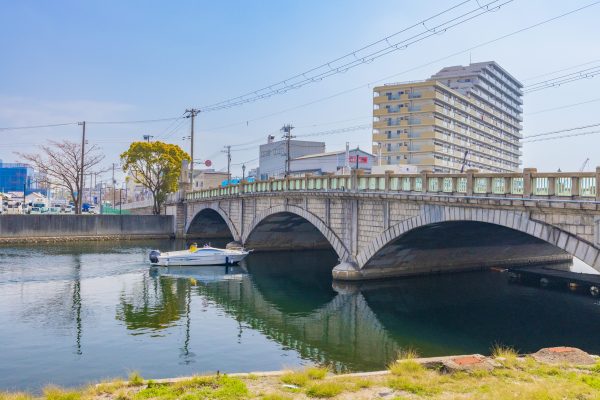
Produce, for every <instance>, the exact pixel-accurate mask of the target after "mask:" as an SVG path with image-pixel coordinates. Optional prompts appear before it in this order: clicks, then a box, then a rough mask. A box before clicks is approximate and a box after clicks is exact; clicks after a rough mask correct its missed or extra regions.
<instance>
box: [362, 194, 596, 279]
mask: <svg viewBox="0 0 600 400" xmlns="http://www.w3.org/2000/svg"><path fill="white" fill-rule="evenodd" d="M444 222H479V223H484V224H491V225H496V226H500V227H504V228H508V229H512V230H514V231H517V232H521V233H523V234H527V235H529V236H532V237H534V238H537V239H540V240H541V241H543V242H546V243H549V244H551V245H554V246H556V247H557V248H559V249H561V250H564V251H565V252H566V253H568V254H569V255H571V256H574V257H577V258H579V259H580V260H582V261H583V262H585V263H586V264H588V265H590V266H591V267H593V268H594V269H595V270H597V271H599V272H600V256H599V254H600V249H598V248H597V247H595V246H594V245H593V244H592V243H590V242H588V241H585V240H582V239H580V238H578V237H577V236H575V235H573V234H572V233H569V232H567V231H565V230H563V229H560V228H558V227H556V226H553V225H550V224H547V223H545V222H540V221H536V220H533V219H531V218H530V216H529V213H528V212H526V211H522V212H521V211H517V212H515V211H510V210H485V209H480V208H469V207H447V206H435V205H426V206H424V207H423V210H422V212H421V215H419V216H416V217H412V218H408V219H405V220H403V221H401V222H400V223H398V224H396V225H394V226H391V227H390V228H389V229H387V230H385V231H384V232H382V233H381V234H379V235H378V236H377V237H375V239H373V240H372V241H371V243H370V244H369V245H368V246H366V247H364V248H363V250H362V251H361V252H360V253H359V254H358V255H357V258H356V260H357V267H358V269H359V270H363V269H364V268H365V267H367V265H368V264H369V261H371V260H372V259H373V257H375V256H376V255H377V254H378V253H379V252H380V251H381V250H383V249H384V248H385V247H386V246H388V245H390V244H391V243H393V242H395V241H396V240H398V239H399V238H401V237H402V236H403V235H405V234H407V233H409V232H411V231H414V230H416V229H418V228H422V227H426V226H429V225H433V224H439V223H444Z"/></svg>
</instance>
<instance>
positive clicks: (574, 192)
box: [571, 176, 579, 199]
mask: <svg viewBox="0 0 600 400" xmlns="http://www.w3.org/2000/svg"><path fill="white" fill-rule="evenodd" d="M571 197H573V198H574V199H575V198H577V197H579V177H578V176H572V177H571Z"/></svg>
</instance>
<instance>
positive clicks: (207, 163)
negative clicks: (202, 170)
mask: <svg viewBox="0 0 600 400" xmlns="http://www.w3.org/2000/svg"><path fill="white" fill-rule="evenodd" d="M204 165H206V166H207V167H210V166H211V165H212V161H210V160H206V161H204Z"/></svg>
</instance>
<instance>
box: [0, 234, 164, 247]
mask: <svg viewBox="0 0 600 400" xmlns="http://www.w3.org/2000/svg"><path fill="white" fill-rule="evenodd" d="M145 239H175V235H173V234H139V235H138V234H123V235H73V236H27V237H0V245H2V244H31V243H60V242H91V241H97V242H104V241H111V240H124V241H125V240H145Z"/></svg>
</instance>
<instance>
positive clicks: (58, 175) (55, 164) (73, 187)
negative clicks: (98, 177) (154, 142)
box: [16, 140, 108, 214]
mask: <svg viewBox="0 0 600 400" xmlns="http://www.w3.org/2000/svg"><path fill="white" fill-rule="evenodd" d="M16 154H18V155H19V156H20V157H21V158H23V159H24V160H26V161H28V162H29V163H30V164H32V165H33V167H34V169H36V170H37V171H38V172H39V173H40V176H41V181H42V182H44V183H46V184H47V185H48V186H49V185H52V186H58V187H62V188H65V189H67V190H68V191H69V194H70V195H71V198H72V199H73V203H74V204H75V212H76V213H77V214H80V213H81V206H82V204H81V203H82V199H83V193H82V188H81V187H80V186H81V176H82V175H83V174H94V173H101V172H105V171H107V170H108V169H100V168H99V164H100V163H101V162H102V161H103V160H104V155H103V154H100V153H99V149H98V148H97V147H96V146H90V147H88V148H87V149H86V150H85V152H84V162H83V169H82V167H81V144H80V143H76V142H71V141H68V140H64V141H61V142H58V141H54V140H49V141H48V144H46V145H41V146H39V152H38V153H16Z"/></svg>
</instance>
